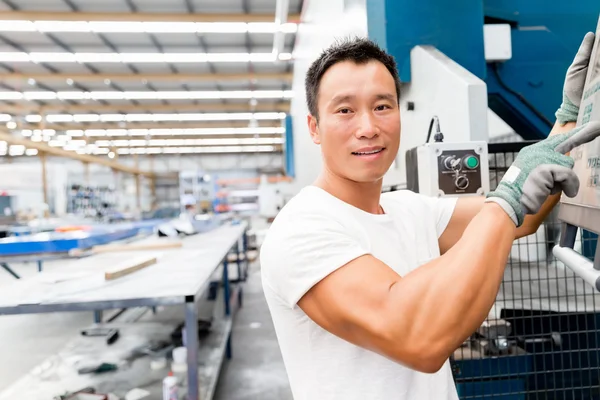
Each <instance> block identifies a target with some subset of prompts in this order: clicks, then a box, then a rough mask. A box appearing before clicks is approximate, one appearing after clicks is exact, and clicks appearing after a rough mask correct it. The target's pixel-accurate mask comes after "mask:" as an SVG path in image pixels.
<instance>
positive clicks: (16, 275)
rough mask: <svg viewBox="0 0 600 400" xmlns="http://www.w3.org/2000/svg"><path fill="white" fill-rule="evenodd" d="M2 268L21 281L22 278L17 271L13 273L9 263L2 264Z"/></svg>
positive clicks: (0, 264) (0, 265)
mask: <svg viewBox="0 0 600 400" xmlns="http://www.w3.org/2000/svg"><path fill="white" fill-rule="evenodd" d="M0 267H2V268H4V269H5V270H6V272H8V273H9V274H11V275H12V276H14V277H15V279H21V277H20V276H19V275H18V274H17V273H16V272H15V271H13V270H12V269H11V268H10V267H9V266H8V264H7V263H0Z"/></svg>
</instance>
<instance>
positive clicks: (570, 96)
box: [555, 32, 595, 125]
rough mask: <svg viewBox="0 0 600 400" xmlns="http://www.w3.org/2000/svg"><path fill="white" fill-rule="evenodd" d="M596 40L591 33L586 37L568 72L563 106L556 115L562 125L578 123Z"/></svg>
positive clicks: (564, 87)
mask: <svg viewBox="0 0 600 400" xmlns="http://www.w3.org/2000/svg"><path fill="white" fill-rule="evenodd" d="M594 39H595V35H594V34H593V33H591V32H588V33H587V34H586V35H585V37H584V38H583V41H582V42H581V45H580V46H579V50H578V51H577V54H576V55H575V59H573V63H572V64H571V66H570V67H569V69H568V70H567V75H566V77H565V83H564V86H563V100H562V104H561V105H560V108H559V109H558V110H557V111H556V113H555V115H556V120H557V121H558V122H559V123H560V124H561V125H564V124H566V123H567V122H576V121H577V115H578V114H579V106H580V105H581V96H582V95H583V86H584V85H585V77H586V75H587V70H588V64H589V62H590V56H591V54H592V47H594Z"/></svg>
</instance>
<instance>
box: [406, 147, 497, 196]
mask: <svg viewBox="0 0 600 400" xmlns="http://www.w3.org/2000/svg"><path fill="white" fill-rule="evenodd" d="M488 163H489V160H488V151H487V143H486V142H483V141H473V142H456V143H445V142H435V143H426V144H424V145H422V146H418V147H414V148H412V149H410V150H408V151H407V152H406V184H407V189H409V190H412V191H413V192H416V193H421V194H424V195H428V196H435V197H442V196H482V195H484V194H486V193H488V192H489V190H490V180H489V167H488Z"/></svg>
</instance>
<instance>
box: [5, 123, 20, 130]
mask: <svg viewBox="0 0 600 400" xmlns="http://www.w3.org/2000/svg"><path fill="white" fill-rule="evenodd" d="M6 127H7V128H8V129H16V128H17V123H16V122H15V121H9V122H7V123H6Z"/></svg>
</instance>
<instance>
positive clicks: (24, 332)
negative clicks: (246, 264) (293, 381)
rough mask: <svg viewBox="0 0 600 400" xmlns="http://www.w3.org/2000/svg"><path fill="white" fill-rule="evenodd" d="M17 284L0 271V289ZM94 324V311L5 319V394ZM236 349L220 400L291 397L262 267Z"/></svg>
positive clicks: (21, 269) (0, 366)
mask: <svg viewBox="0 0 600 400" xmlns="http://www.w3.org/2000/svg"><path fill="white" fill-rule="evenodd" d="M14 270H15V271H16V272H17V273H18V274H20V275H21V276H24V277H26V276H29V275H31V274H35V273H37V270H36V266H35V264H23V265H15V266H14ZM13 281H14V278H12V277H11V276H10V275H9V274H7V273H6V272H4V270H2V269H0V290H2V286H3V285H9V284H10V283H11V282H13ZM144 319H146V318H144ZM92 322H93V318H92V314H91V313H90V312H85V313H56V314H39V315H17V316H0V355H1V356H0V392H1V391H2V390H4V389H5V388H6V387H8V386H9V385H10V384H11V383H12V382H14V381H15V380H16V379H18V378H19V377H21V376H22V375H24V374H25V373H27V372H28V371H30V370H31V369H32V368H34V367H35V366H36V365H38V364H39V363H41V362H42V361H43V360H44V359H46V358H47V357H49V356H50V355H52V354H54V353H56V352H57V351H58V350H59V349H60V348H61V347H62V346H64V344H65V342H67V341H68V340H70V339H72V338H73V337H74V336H75V335H77V334H78V332H79V330H80V329H82V328H84V327H87V326H89V325H90V324H91V323H92ZM232 347H233V358H232V359H231V360H226V361H225V363H224V366H223V370H222V373H221V378H220V381H219V384H218V387H217V392H216V394H215V399H216V400H259V399H260V400H291V399H292V395H291V391H290V389H289V383H288V380H287V376H286V373H285V369H284V365H283V361H282V360H281V354H280V352H279V348H278V345H277V340H276V337H275V332H274V330H273V324H272V322H271V317H270V315H269V311H268V309H267V304H266V302H265V299H264V296H263V293H262V287H261V284H260V268H259V267H258V266H257V265H253V267H252V268H251V273H250V276H249V279H248V282H247V283H246V285H245V286H244V307H243V308H242V309H241V310H240V311H239V312H238V314H237V316H236V319H235V323H234V327H233V336H232Z"/></svg>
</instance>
